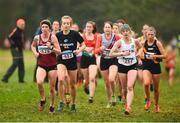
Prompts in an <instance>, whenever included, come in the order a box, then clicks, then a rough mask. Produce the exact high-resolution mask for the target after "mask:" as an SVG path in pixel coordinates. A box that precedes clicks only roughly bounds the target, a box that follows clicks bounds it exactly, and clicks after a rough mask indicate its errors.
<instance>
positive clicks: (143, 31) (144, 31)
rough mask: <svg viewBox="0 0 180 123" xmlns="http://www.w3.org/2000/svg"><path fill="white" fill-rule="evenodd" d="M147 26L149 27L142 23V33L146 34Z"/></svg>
mask: <svg viewBox="0 0 180 123" xmlns="http://www.w3.org/2000/svg"><path fill="white" fill-rule="evenodd" d="M148 28H149V26H148V25H144V26H143V29H142V33H143V35H145V36H147V31H148Z"/></svg>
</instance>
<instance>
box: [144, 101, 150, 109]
mask: <svg viewBox="0 0 180 123" xmlns="http://www.w3.org/2000/svg"><path fill="white" fill-rule="evenodd" d="M150 106H151V101H150V100H147V101H146V104H145V106H144V109H145V110H149V108H150Z"/></svg>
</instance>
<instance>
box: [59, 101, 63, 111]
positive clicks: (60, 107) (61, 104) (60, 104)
mask: <svg viewBox="0 0 180 123" xmlns="http://www.w3.org/2000/svg"><path fill="white" fill-rule="evenodd" d="M63 108H64V102H62V101H61V102H60V103H59V107H58V111H60V112H61V111H62V110H63Z"/></svg>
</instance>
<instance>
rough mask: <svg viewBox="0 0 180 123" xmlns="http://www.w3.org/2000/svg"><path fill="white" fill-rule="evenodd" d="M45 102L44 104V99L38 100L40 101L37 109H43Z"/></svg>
mask: <svg viewBox="0 0 180 123" xmlns="http://www.w3.org/2000/svg"><path fill="white" fill-rule="evenodd" d="M45 104H46V99H45V100H40V102H39V111H43V110H44V107H45Z"/></svg>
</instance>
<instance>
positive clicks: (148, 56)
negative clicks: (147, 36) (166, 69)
mask: <svg viewBox="0 0 180 123" xmlns="http://www.w3.org/2000/svg"><path fill="white" fill-rule="evenodd" d="M153 54H154V53H150V52H146V53H145V54H144V55H145V59H149V60H152V59H153V58H152V57H151V55H153Z"/></svg>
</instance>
